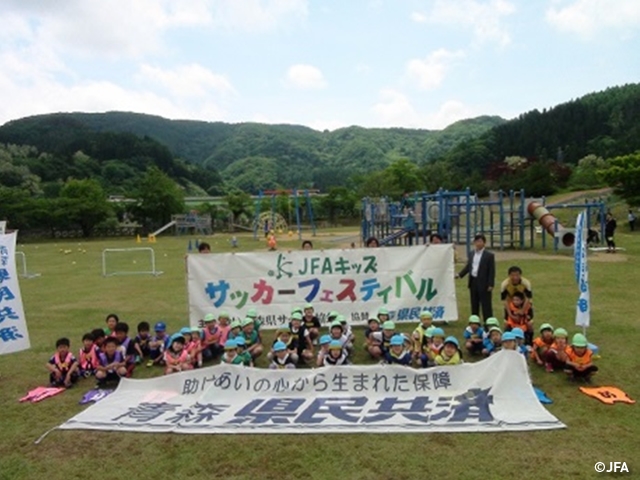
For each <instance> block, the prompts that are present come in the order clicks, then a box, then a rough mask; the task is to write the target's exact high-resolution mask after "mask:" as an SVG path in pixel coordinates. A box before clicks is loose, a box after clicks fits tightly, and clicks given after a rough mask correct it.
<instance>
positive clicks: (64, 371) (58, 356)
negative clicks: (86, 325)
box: [47, 338, 79, 388]
mask: <svg viewBox="0 0 640 480" xmlns="http://www.w3.org/2000/svg"><path fill="white" fill-rule="evenodd" d="M70 347H71V342H70V341H69V339H68V338H59V339H58V340H57V341H56V353H54V354H53V356H52V357H51V358H50V359H49V361H48V362H47V370H49V383H50V384H51V386H52V387H66V388H69V387H71V386H72V385H73V384H74V383H75V382H76V380H78V368H79V366H78V361H77V360H76V357H74V356H73V353H71V351H70Z"/></svg>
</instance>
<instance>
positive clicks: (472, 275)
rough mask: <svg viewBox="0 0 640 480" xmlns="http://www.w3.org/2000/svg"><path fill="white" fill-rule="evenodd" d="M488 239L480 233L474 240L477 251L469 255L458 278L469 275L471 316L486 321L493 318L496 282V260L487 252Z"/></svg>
mask: <svg viewBox="0 0 640 480" xmlns="http://www.w3.org/2000/svg"><path fill="white" fill-rule="evenodd" d="M486 243H487V239H486V237H485V236H484V235H483V234H481V233H479V234H477V235H476V236H475V237H474V238H473V245H474V247H475V249H474V250H473V252H472V253H471V254H470V255H469V258H468V260H467V264H466V265H465V266H464V268H463V269H462V270H460V273H458V274H457V275H456V278H462V277H464V276H465V275H467V274H469V282H468V287H469V296H470V297H471V314H472V315H478V316H479V315H480V309H481V308H482V317H483V318H484V321H485V322H486V321H487V318H489V317H493V307H492V304H491V297H492V293H493V287H494V286H495V280H496V258H495V256H494V255H493V253H491V252H490V251H488V250H486V249H485V248H484V247H485V244H486Z"/></svg>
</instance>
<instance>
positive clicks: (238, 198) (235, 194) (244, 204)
mask: <svg viewBox="0 0 640 480" xmlns="http://www.w3.org/2000/svg"><path fill="white" fill-rule="evenodd" d="M224 201H225V202H226V203H227V208H228V209H229V211H230V212H231V213H233V217H234V218H239V217H240V216H242V215H243V214H246V215H249V214H250V213H251V203H252V202H251V195H249V194H248V193H246V192H243V191H241V190H233V191H231V192H229V193H228V194H227V196H226V197H224Z"/></svg>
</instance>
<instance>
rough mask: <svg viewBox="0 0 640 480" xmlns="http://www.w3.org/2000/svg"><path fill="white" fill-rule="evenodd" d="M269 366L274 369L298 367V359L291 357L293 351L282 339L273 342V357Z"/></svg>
mask: <svg viewBox="0 0 640 480" xmlns="http://www.w3.org/2000/svg"><path fill="white" fill-rule="evenodd" d="M269 368H271V369H272V370H281V369H285V368H296V361H294V360H293V358H292V357H291V353H290V352H289V350H287V346H286V345H285V343H284V342H281V341H280V340H278V341H277V342H276V343H274V344H273V357H272V358H271V363H270V364H269Z"/></svg>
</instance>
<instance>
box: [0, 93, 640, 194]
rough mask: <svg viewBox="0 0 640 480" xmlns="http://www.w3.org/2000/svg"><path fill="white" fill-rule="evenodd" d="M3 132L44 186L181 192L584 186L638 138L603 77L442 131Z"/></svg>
mask: <svg viewBox="0 0 640 480" xmlns="http://www.w3.org/2000/svg"><path fill="white" fill-rule="evenodd" d="M2 143H5V144H17V145H30V146H33V147H35V148H37V155H36V154H33V153H32V154H30V155H29V156H27V158H22V159H19V160H18V161H16V162H14V167H15V168H18V167H19V168H20V169H22V171H23V173H24V174H25V175H26V174H32V175H33V176H34V177H33V178H39V179H40V180H41V181H42V182H43V184H44V185H45V186H47V184H51V183H52V182H53V183H56V182H57V183H60V182H63V181H64V180H65V179H67V178H70V177H73V178H88V177H96V178H99V179H100V181H101V183H102V185H103V186H104V188H105V189H106V190H107V191H108V192H110V193H120V192H126V191H127V190H128V189H129V188H130V187H131V185H133V184H135V183H136V181H137V178H138V177H139V175H140V174H141V172H143V171H144V170H145V169H146V167H148V166H149V165H155V166H157V167H158V168H160V170H162V171H163V172H164V173H166V174H167V175H169V176H170V177H171V178H173V179H174V180H176V181H177V182H178V183H180V184H181V185H183V187H185V188H186V191H187V192H208V193H210V194H218V193H223V192H227V191H230V190H231V189H233V188H238V189H241V190H244V191H246V192H250V193H255V192H257V191H258V190H260V189H272V188H279V187H284V188H293V187H297V188H318V189H320V190H322V191H328V190H329V189H330V188H332V187H339V186H349V187H351V190H352V191H356V192H357V193H358V194H361V195H374V194H381V193H384V192H386V191H390V192H392V193H393V194H397V192H402V191H403V190H413V189H427V190H433V189H436V188H439V187H443V188H449V189H459V188H465V187H470V188H472V190H474V191H476V192H479V193H483V192H486V191H487V190H488V189H494V188H503V189H518V188H526V189H527V190H528V191H530V192H531V193H532V194H546V193H551V192H553V191H554V190H555V189H556V188H563V187H566V186H567V185H569V186H572V185H573V186H574V187H578V186H585V187H588V186H593V185H594V184H595V183H597V182H601V181H602V180H601V178H602V176H599V175H597V174H596V172H597V170H598V169H602V168H605V167H606V160H607V159H609V158H612V157H616V156H621V155H625V154H630V153H633V152H635V151H638V150H640V84H630V85H625V86H620V87H612V88H608V89H607V90H604V91H602V92H598V93H592V94H589V95H586V96H584V97H581V98H578V99H574V100H571V101H569V102H567V103H564V104H561V105H558V106H556V107H553V108H550V109H544V110H542V111H539V110H533V111H531V112H527V113H524V114H522V115H520V116H519V117H518V118H516V119H513V120H511V121H504V120H503V119H501V118H499V117H487V116H485V117H478V118H475V119H470V120H463V121H460V122H457V123H455V124H453V125H450V126H449V127H447V128H445V129H444V130H441V131H429V130H416V129H404V128H388V129H367V128H361V127H348V128H342V129H339V130H335V131H332V132H329V131H324V132H320V131H316V130H313V129H310V128H307V127H303V126H296V125H264V124H257V123H239V124H227V123H221V122H214V123H210V122H200V121H181V120H167V119H164V118H161V117H156V116H150V115H142V114H135V113H124V112H109V113H101V114H88V113H70V114H51V115H40V116H35V117H28V118H23V119H20V120H16V121H12V122H9V123H7V124H5V125H3V126H2V127H0V144H2ZM5 156H6V155H5ZM583 160H584V161H583ZM7 162H8V160H5V167H1V168H0V184H3V183H5V180H4V178H8V179H9V180H7V181H11V178H13V180H12V181H14V183H15V176H16V172H15V168H14V167H6V164H7ZM583 167H584V168H583ZM12 168H13V170H12ZM25 169H26V170H25ZM12 175H13V177H11V176H12ZM49 186H50V185H49ZM50 188H53V187H51V186H50Z"/></svg>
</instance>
